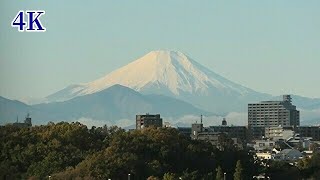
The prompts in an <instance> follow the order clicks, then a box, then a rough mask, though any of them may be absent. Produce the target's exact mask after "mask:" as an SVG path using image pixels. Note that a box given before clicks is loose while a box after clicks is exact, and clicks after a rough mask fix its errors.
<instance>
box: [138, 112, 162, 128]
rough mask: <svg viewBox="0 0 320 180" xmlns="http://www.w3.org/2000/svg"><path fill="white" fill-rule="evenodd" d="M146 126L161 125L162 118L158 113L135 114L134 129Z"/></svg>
mask: <svg viewBox="0 0 320 180" xmlns="http://www.w3.org/2000/svg"><path fill="white" fill-rule="evenodd" d="M146 127H162V118H161V117H160V114H156V115H152V114H148V113H147V114H145V115H136V129H143V128H146Z"/></svg>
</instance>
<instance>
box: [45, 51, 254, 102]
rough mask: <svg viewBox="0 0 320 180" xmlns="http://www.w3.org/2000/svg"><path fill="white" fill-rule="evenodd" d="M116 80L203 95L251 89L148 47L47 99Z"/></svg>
mask: <svg viewBox="0 0 320 180" xmlns="http://www.w3.org/2000/svg"><path fill="white" fill-rule="evenodd" d="M115 84H120V85H123V86H127V87H130V88H132V89H134V90H136V91H139V92H147V93H156V94H164V95H172V96H175V97H178V98H179V96H181V95H185V94H189V95H192V94H196V95H203V96H207V95H210V93H211V91H212V89H213V88H214V89H215V91H220V92H222V93H223V94H234V93H236V94H237V95H247V94H250V93H252V92H254V91H253V90H251V89H248V88H245V87H243V86H241V85H238V84H236V83H233V82H231V81H229V80H227V79H225V78H223V77H221V76H219V75H218V74H216V73H214V72H212V71H210V70H209V69H207V68H205V67H204V66H202V65H200V64H198V63H197V62H195V61H194V60H192V59H191V58H189V57H188V56H186V55H184V54H183V53H181V52H176V51H152V52H150V53H148V54H146V55H145V56H143V57H141V58H139V59H138V60H136V61H133V62H132V63H130V64H128V65H126V66H124V67H122V68H120V69H118V70H115V71H113V72H111V73H110V74H108V75H106V76H104V77H102V78H100V79H98V80H95V81H92V82H89V83H86V84H82V85H72V86H69V87H67V88H66V89H63V90H61V91H59V92H57V93H55V94H53V95H50V96H48V97H47V98H48V99H49V101H63V100H67V99H71V98H73V97H76V96H81V95H86V94H92V93H95V92H99V91H102V90H104V89H106V88H108V87H110V86H112V85H115Z"/></svg>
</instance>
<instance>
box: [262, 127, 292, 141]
mask: <svg viewBox="0 0 320 180" xmlns="http://www.w3.org/2000/svg"><path fill="white" fill-rule="evenodd" d="M292 136H294V131H293V127H282V126H278V127H266V128H265V138H268V139H272V140H274V141H278V140H280V139H282V140H287V139H288V138H290V137H292Z"/></svg>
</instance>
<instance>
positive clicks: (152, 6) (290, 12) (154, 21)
mask: <svg viewBox="0 0 320 180" xmlns="http://www.w3.org/2000/svg"><path fill="white" fill-rule="evenodd" d="M319 5H320V2H319V1H315V0H310V1H295V0H293V1H292V0H290V1H289V0H285V1H281V2H280V1H276V0H271V1H264V2H263V1H259V2H258V1H246V0H245V1H241V2H233V3H230V2H225V1H194V2H185V1H169V0H166V1H159V2H150V1H139V2H136V1H128V2H126V3H124V2H117V1H113V2H112V1H95V3H92V2H90V1H81V2H80V1H60V0H58V1H18V0H4V1H2V2H1V3H0V10H1V11H0V22H1V24H0V28H1V32H0V87H1V88H0V96H3V97H6V98H10V99H21V98H24V97H34V98H38V97H45V96H47V95H49V94H52V93H54V92H56V91H59V90H61V89H63V88H65V87H66V86H68V85H71V84H78V83H86V82H90V81H93V80H95V79H97V78H100V77H102V76H104V75H106V74H108V73H110V72H112V71H114V70H116V69H118V68H120V67H122V66H125V65H126V64H128V63H130V62H132V61H133V60H136V59H138V58H140V57H142V56H143V55H145V54H146V53H148V52H150V51H152V50H159V49H164V50H177V51H181V52H183V53H185V54H187V55H188V56H190V57H191V58H192V59H194V60H195V61H197V62H198V63H200V64H202V65H204V66H206V67H208V68H209V69H211V70H212V71H214V72H216V73H218V74H219V75H221V76H223V77H225V78H227V79H229V80H231V81H233V82H236V83H238V84H241V85H243V86H246V87H248V88H251V89H253V90H256V91H259V92H265V93H269V94H272V95H282V94H297V95H302V96H306V97H317V98H320V93H319V92H320V84H319V83H318V82H319V77H320V71H319V67H320V21H319V17H320V11H319V10H318V7H319ZM29 9H41V10H45V11H46V14H45V15H44V16H43V17H41V20H42V23H43V24H44V26H45V27H46V28H47V31H46V32H45V33H26V32H24V33H19V32H18V31H17V30H16V29H14V28H12V27H11V26H10V23H11V21H12V19H13V18H14V17H15V15H16V14H17V12H18V11H19V10H29Z"/></svg>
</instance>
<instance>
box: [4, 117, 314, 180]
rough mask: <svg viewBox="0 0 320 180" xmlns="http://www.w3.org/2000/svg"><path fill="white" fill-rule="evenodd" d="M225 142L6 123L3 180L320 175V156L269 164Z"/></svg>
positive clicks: (173, 133) (171, 132) (158, 132)
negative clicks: (215, 143)
mask: <svg viewBox="0 0 320 180" xmlns="http://www.w3.org/2000/svg"><path fill="white" fill-rule="evenodd" d="M220 141H221V145H222V146H223V147H222V149H224V150H223V151H220V150H218V149H216V148H215V147H214V146H212V145H211V144H210V143H208V142H205V141H198V140H191V139H190V138H188V137H186V136H184V135H182V134H180V133H179V132H178V131H177V130H176V129H174V128H158V129H157V128H146V129H144V130H140V131H138V130H134V131H130V132H125V131H124V130H123V129H120V128H118V127H107V126H104V127H98V128H96V127H92V128H89V129H88V128H87V127H86V126H85V125H82V124H80V123H66V122H61V123H57V124H54V123H49V124H48V125H46V126H36V127H32V128H18V127H14V126H12V125H6V126H1V127H0V149H1V154H0V178H1V179H48V178H49V176H50V179H115V180H116V179H119V180H120V179H127V178H128V174H130V179H131V180H133V179H149V180H152V179H154V180H156V179H165V180H171V179H173V180H174V179H179V178H181V179H190V180H192V179H210V180H211V179H217V180H222V179H223V178H224V176H226V179H236V180H240V179H251V178H252V176H253V175H257V174H260V173H263V172H264V173H266V174H267V175H268V176H270V177H271V178H272V179H278V178H283V177H286V178H285V179H287V178H290V179H299V178H301V177H320V171H319V170H320V155H319V154H315V155H314V156H313V158H311V159H303V160H301V161H300V162H299V163H298V167H295V166H292V165H289V164H288V163H284V162H273V163H271V162H268V163H269V164H270V166H269V167H268V168H265V167H263V166H260V163H261V162H255V161H254V159H253V156H252V155H251V154H250V153H248V151H247V150H237V149H236V148H234V147H233V145H232V143H231V142H232V141H228V139H227V137H224V138H221V140H220ZM226 142H230V143H226ZM224 173H226V174H224Z"/></svg>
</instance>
